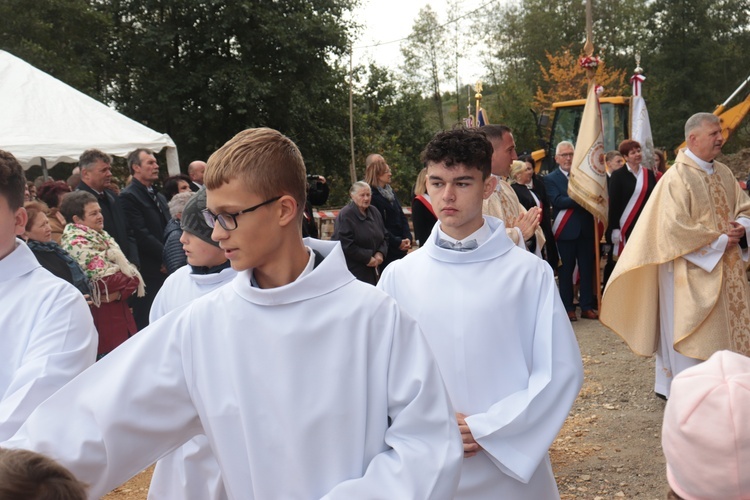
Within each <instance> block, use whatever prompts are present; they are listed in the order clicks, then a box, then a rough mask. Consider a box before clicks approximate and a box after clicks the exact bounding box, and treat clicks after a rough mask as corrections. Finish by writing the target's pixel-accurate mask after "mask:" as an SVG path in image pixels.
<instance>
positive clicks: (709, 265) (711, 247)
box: [682, 234, 729, 273]
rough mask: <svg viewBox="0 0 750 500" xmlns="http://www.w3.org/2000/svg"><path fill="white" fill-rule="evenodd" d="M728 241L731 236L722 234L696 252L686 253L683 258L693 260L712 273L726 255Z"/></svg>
mask: <svg viewBox="0 0 750 500" xmlns="http://www.w3.org/2000/svg"><path fill="white" fill-rule="evenodd" d="M728 241H729V236H727V235H726V234H722V235H721V236H719V237H718V238H716V239H715V240H714V241H712V242H711V243H710V244H708V245H706V246H704V247H702V248H699V249H698V250H696V251H695V252H691V253H689V254H685V255H683V256H682V258H683V259H685V260H687V261H688V262H692V263H693V264H695V265H696V266H698V267H700V268H701V269H703V270H704V271H706V272H707V273H710V272H711V271H712V270H713V268H714V267H716V264H718V263H719V261H720V260H721V257H722V256H723V255H724V250H726V248H727V242H728Z"/></svg>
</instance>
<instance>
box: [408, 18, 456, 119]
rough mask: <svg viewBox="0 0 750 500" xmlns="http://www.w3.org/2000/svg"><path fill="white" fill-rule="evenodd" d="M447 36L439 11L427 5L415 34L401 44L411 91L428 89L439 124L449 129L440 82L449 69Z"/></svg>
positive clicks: (413, 30) (417, 21) (418, 19)
mask: <svg viewBox="0 0 750 500" xmlns="http://www.w3.org/2000/svg"><path fill="white" fill-rule="evenodd" d="M444 49H445V36H444V32H443V30H442V29H441V27H440V22H439V21H438V17H437V14H436V13H435V11H434V10H432V7H430V6H429V5H427V6H426V7H423V8H422V9H421V10H420V11H419V15H418V16H417V19H416V20H415V21H414V25H413V27H412V33H411V35H410V36H409V38H408V39H407V41H406V42H405V43H404V44H403V45H402V46H401V53H402V55H403V56H404V61H403V65H402V66H401V69H402V71H403V72H404V76H405V78H406V80H407V81H408V82H409V83H410V84H411V85H412V88H411V89H410V92H418V91H419V89H423V88H428V89H430V94H431V97H432V100H433V102H434V104H435V111H436V113H437V117H438V124H439V126H440V128H441V129H445V118H444V117H443V97H442V93H441V92H440V83H441V80H442V76H443V74H444V72H445V68H444V67H443V65H442V63H441V61H442V60H443V59H444V58H445V51H444Z"/></svg>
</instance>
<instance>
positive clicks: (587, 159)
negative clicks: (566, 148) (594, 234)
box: [568, 82, 609, 229]
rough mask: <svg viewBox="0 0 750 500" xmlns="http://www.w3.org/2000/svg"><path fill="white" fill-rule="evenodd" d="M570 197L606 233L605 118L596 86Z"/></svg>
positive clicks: (583, 128)
mask: <svg viewBox="0 0 750 500" xmlns="http://www.w3.org/2000/svg"><path fill="white" fill-rule="evenodd" d="M568 195H569V196H570V197H571V198H573V199H574V200H575V201H576V202H577V203H578V204H579V205H581V206H582V207H583V208H585V209H586V210H588V211H589V212H591V213H592V214H593V215H594V217H596V218H597V219H599V220H600V221H601V222H602V223H603V224H604V228H605V229H606V225H607V209H608V206H609V197H608V195H607V173H606V170H605V163H604V141H603V135H602V115H601V110H600V109H599V98H598V97H597V95H596V85H595V84H594V82H592V83H591V84H590V85H589V92H588V97H587V98H586V105H585V107H584V108H583V117H582V119H581V128H580V130H579V131H578V138H577V139H576V146H575V153H574V155H573V165H572V167H571V169H570V180H569V182H568Z"/></svg>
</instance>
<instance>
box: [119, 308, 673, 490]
mask: <svg viewBox="0 0 750 500" xmlns="http://www.w3.org/2000/svg"><path fill="white" fill-rule="evenodd" d="M573 325H574V329H575V331H576V335H577V336H578V342H579V345H580V346H581V354H582V356H583V364H584V370H585V380H584V385H583V389H582V390H581V394H580V395H579V397H578V399H577V401H576V403H575V405H574V407H573V409H572V410H571V412H570V417H569V418H568V420H567V421H566V423H565V426H564V427H563V429H562V431H561V433H560V435H559V436H558V438H557V440H556V441H555V443H554V444H553V446H552V449H551V454H552V466H553V469H554V470H555V476H556V477H557V484H558V486H559V489H560V496H561V497H562V499H563V500H567V499H589V500H597V499H601V500H604V499H610V498H614V499H619V498H638V499H664V498H666V492H667V490H668V487H667V482H666V479H665V465H664V456H663V455H662V452H661V438H660V432H661V420H662V415H663V411H664V402H663V401H662V400H660V399H657V398H656V396H654V392H653V384H654V380H653V379H654V361H653V359H644V358H639V357H637V356H635V355H634V354H632V353H631V352H630V350H628V348H627V347H626V346H625V344H624V343H623V342H622V341H621V340H620V339H619V338H618V337H617V336H616V335H614V334H613V333H612V332H610V331H609V330H607V329H606V328H604V327H603V326H602V325H601V324H600V323H599V322H598V321H590V320H579V321H578V322H576V323H574V324H573ZM150 477H151V470H150V469H149V470H146V471H144V472H142V473H140V474H139V475H137V476H136V477H134V478H133V479H131V480H130V481H128V482H127V483H125V484H124V485H123V486H121V487H120V488H117V489H116V490H114V491H113V492H112V493H110V494H109V495H107V496H106V497H105V498H106V499H109V500H115V499H116V500H142V499H144V500H145V498H146V495H147V492H148V484H149V481H150Z"/></svg>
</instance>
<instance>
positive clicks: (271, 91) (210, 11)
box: [100, 0, 354, 176]
mask: <svg viewBox="0 0 750 500" xmlns="http://www.w3.org/2000/svg"><path fill="white" fill-rule="evenodd" d="M353 5H354V1H353V0H287V1H284V2H256V1H251V0H238V1H235V2H217V1H213V0H110V1H108V2H106V3H102V4H100V8H101V9H102V10H103V12H106V13H107V14H108V15H109V16H110V18H111V19H112V23H113V25H114V35H115V38H114V42H113V43H112V45H111V46H110V48H109V50H110V54H111V60H110V66H109V75H110V77H111V85H110V89H111V99H112V100H113V101H114V102H116V103H117V104H118V107H119V109H121V110H122V111H123V112H125V113H126V114H127V115H129V116H132V117H133V118H135V119H138V120H140V121H142V122H144V123H145V124H147V125H148V126H150V127H152V128H154V129H156V130H160V131H165V132H167V133H169V134H170V136H172V138H173V139H174V140H175V142H176V143H177V145H178V147H179V148H180V157H181V159H182V161H183V163H184V164H186V163H188V162H189V161H191V160H194V159H199V158H201V159H205V158H206V157H207V156H208V155H209V154H210V153H211V152H212V151H214V150H216V149H217V148H218V147H220V146H221V145H222V144H223V143H224V142H225V141H227V140H228V139H229V138H231V137H232V136H233V135H234V134H236V133H237V132H239V131H241V130H243V129H245V128H248V127H259V126H266V127H271V128H275V129H277V130H279V131H281V132H282V133H284V134H286V135H288V136H290V137H291V138H292V139H293V140H294V141H295V142H296V143H297V144H298V146H299V147H300V150H301V151H302V153H303V155H304V157H305V159H306V162H307V163H308V168H309V169H310V170H311V171H312V170H314V171H315V173H319V174H323V175H329V176H330V175H332V174H334V173H335V172H338V171H342V172H346V169H347V168H348V167H347V165H348V160H347V158H348V154H347V152H348V147H347V136H348V134H347V132H348V130H347V129H348V127H347V118H346V116H347V107H348V106H347V86H346V83H345V82H346V79H345V71H344V70H343V68H341V67H340V66H339V65H337V64H336V63H335V61H336V60H338V59H339V58H340V57H341V56H342V55H344V54H345V53H346V51H347V50H348V46H349V33H350V29H351V28H352V26H351V25H350V24H348V23H347V22H346V21H343V20H342V19H343V18H345V17H346V16H345V15H344V14H345V13H346V12H347V11H349V10H350V9H351V8H352V6H353Z"/></svg>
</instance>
